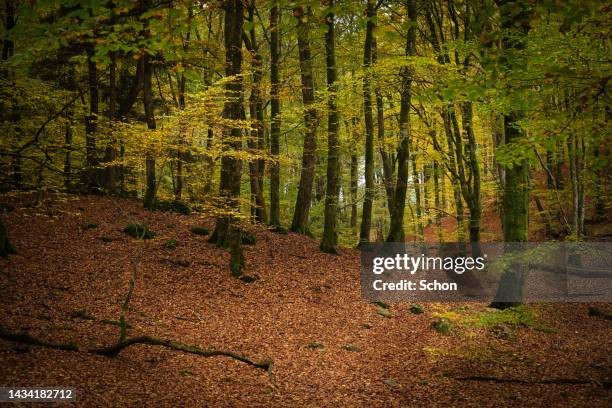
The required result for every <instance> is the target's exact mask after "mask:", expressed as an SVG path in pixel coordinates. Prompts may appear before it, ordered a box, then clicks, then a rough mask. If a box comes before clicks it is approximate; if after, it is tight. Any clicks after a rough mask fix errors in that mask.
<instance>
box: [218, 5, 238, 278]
mask: <svg viewBox="0 0 612 408" xmlns="http://www.w3.org/2000/svg"><path fill="white" fill-rule="evenodd" d="M224 9H225V29H224V32H225V75H226V77H228V78H231V80H228V82H227V83H226V85H225V103H224V106H223V118H224V119H225V120H227V121H233V123H231V124H230V125H229V126H230V127H229V128H228V129H226V130H225V131H224V135H223V150H224V152H225V153H229V152H236V151H238V150H240V149H241V147H242V140H241V136H242V130H241V129H240V126H239V125H238V123H236V121H238V120H240V119H241V118H242V115H243V107H242V100H243V95H242V79H241V77H240V74H241V71H242V25H243V12H244V9H243V2H242V1H241V0H225V3H224ZM241 174H242V161H241V160H240V159H238V158H236V157H235V156H233V155H231V154H224V155H223V157H222V159H221V182H220V186H219V194H220V195H221V196H222V197H224V198H225V199H226V203H227V205H228V207H229V208H228V209H229V210H231V211H233V212H235V213H239V212H240V203H239V201H238V198H239V197H240V178H241ZM234 223H235V216H234V215H228V216H221V217H218V218H217V223H216V226H215V232H214V233H213V237H212V238H211V239H212V240H216V243H217V244H218V245H222V246H229V248H230V270H231V272H232V275H233V276H236V277H238V276H240V275H242V274H243V270H244V256H243V253H242V237H241V234H240V230H238V228H236V227H235V225H234Z"/></svg>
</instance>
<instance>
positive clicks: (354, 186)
mask: <svg viewBox="0 0 612 408" xmlns="http://www.w3.org/2000/svg"><path fill="white" fill-rule="evenodd" d="M358 164H359V161H358V157H357V155H356V154H355V153H353V154H351V228H355V227H356V226H357V188H358V183H357V178H358V176H359V175H358V174H357V173H358V170H359V165H358Z"/></svg>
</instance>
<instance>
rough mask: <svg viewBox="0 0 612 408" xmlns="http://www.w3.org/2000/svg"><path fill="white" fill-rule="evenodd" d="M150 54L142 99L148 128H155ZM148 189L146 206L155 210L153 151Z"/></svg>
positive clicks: (147, 164)
mask: <svg viewBox="0 0 612 408" xmlns="http://www.w3.org/2000/svg"><path fill="white" fill-rule="evenodd" d="M149 58H150V57H149V55H148V54H144V55H143V56H142V57H141V58H140V59H141V64H142V65H143V66H142V75H143V78H142V100H143V103H144V111H145V118H146V121H147V128H148V129H149V130H155V128H156V124H155V113H154V111H153V90H152V87H151V63H150V62H149ZM145 173H146V190H145V195H144V207H145V208H147V209H149V210H153V208H154V207H155V193H156V184H157V180H156V176H155V156H153V153H152V152H147V153H146V158H145Z"/></svg>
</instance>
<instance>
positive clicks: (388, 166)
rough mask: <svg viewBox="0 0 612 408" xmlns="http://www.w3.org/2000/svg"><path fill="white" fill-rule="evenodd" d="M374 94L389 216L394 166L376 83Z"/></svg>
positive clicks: (373, 58)
mask: <svg viewBox="0 0 612 408" xmlns="http://www.w3.org/2000/svg"><path fill="white" fill-rule="evenodd" d="M372 64H373V65H376V36H375V35H372ZM374 94H375V95H376V122H377V123H376V129H377V136H378V143H379V146H380V147H379V150H380V158H381V161H382V168H383V180H384V184H385V193H386V195H387V210H388V211H389V216H391V213H392V212H393V195H394V187H393V184H394V181H393V171H394V168H393V167H394V166H393V163H392V160H391V157H390V155H389V153H388V152H387V146H386V143H385V107H384V104H383V97H382V92H381V90H380V87H379V86H378V85H376V87H375V88H374Z"/></svg>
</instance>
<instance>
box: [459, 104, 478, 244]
mask: <svg viewBox="0 0 612 408" xmlns="http://www.w3.org/2000/svg"><path fill="white" fill-rule="evenodd" d="M461 110H462V118H463V130H464V131H465V133H466V136H467V146H466V148H467V150H468V158H467V162H468V163H467V164H468V165H469V169H470V175H471V177H470V180H471V183H470V180H465V183H462V186H464V187H463V188H462V191H463V196H464V199H465V202H466V203H467V204H468V209H469V211H470V224H469V229H470V242H480V218H481V214H482V206H481V203H480V164H479V163H478V154H477V153H478V143H476V135H475V134H474V127H473V112H472V103H471V102H465V103H463V104H462V105H461Z"/></svg>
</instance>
